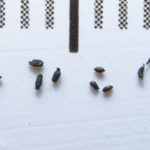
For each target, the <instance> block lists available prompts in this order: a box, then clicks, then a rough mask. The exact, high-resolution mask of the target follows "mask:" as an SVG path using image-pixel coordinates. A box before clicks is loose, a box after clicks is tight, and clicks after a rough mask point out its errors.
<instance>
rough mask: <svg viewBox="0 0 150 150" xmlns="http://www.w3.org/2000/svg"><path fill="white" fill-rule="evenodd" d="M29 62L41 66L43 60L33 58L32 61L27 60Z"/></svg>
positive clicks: (34, 65)
mask: <svg viewBox="0 0 150 150" xmlns="http://www.w3.org/2000/svg"><path fill="white" fill-rule="evenodd" d="M29 64H30V65H31V66H33V67H42V66H43V64H44V62H43V61H42V60H39V59H33V60H32V61H29Z"/></svg>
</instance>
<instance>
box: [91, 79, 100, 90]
mask: <svg viewBox="0 0 150 150" xmlns="http://www.w3.org/2000/svg"><path fill="white" fill-rule="evenodd" d="M90 85H91V87H92V88H94V89H95V90H99V86H98V85H97V83H96V82H95V81H91V82H90Z"/></svg>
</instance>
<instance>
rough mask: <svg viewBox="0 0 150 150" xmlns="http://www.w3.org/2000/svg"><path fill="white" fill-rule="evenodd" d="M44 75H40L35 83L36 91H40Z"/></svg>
mask: <svg viewBox="0 0 150 150" xmlns="http://www.w3.org/2000/svg"><path fill="white" fill-rule="evenodd" d="M42 80H43V75H42V74H38V75H37V78H36V82H35V89H37V90H39V89H40V87H41V85H42Z"/></svg>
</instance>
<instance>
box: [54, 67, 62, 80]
mask: <svg viewBox="0 0 150 150" xmlns="http://www.w3.org/2000/svg"><path fill="white" fill-rule="evenodd" d="M60 76H61V71H60V68H57V69H56V71H55V72H54V74H53V77H52V81H53V82H57V81H58V80H59V78H60Z"/></svg>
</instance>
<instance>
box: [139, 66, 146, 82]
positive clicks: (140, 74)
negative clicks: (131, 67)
mask: <svg viewBox="0 0 150 150" xmlns="http://www.w3.org/2000/svg"><path fill="white" fill-rule="evenodd" d="M144 69H145V65H144V64H143V65H142V66H141V67H140V68H139V70H138V77H139V78H140V79H141V80H143V77H144Z"/></svg>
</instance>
